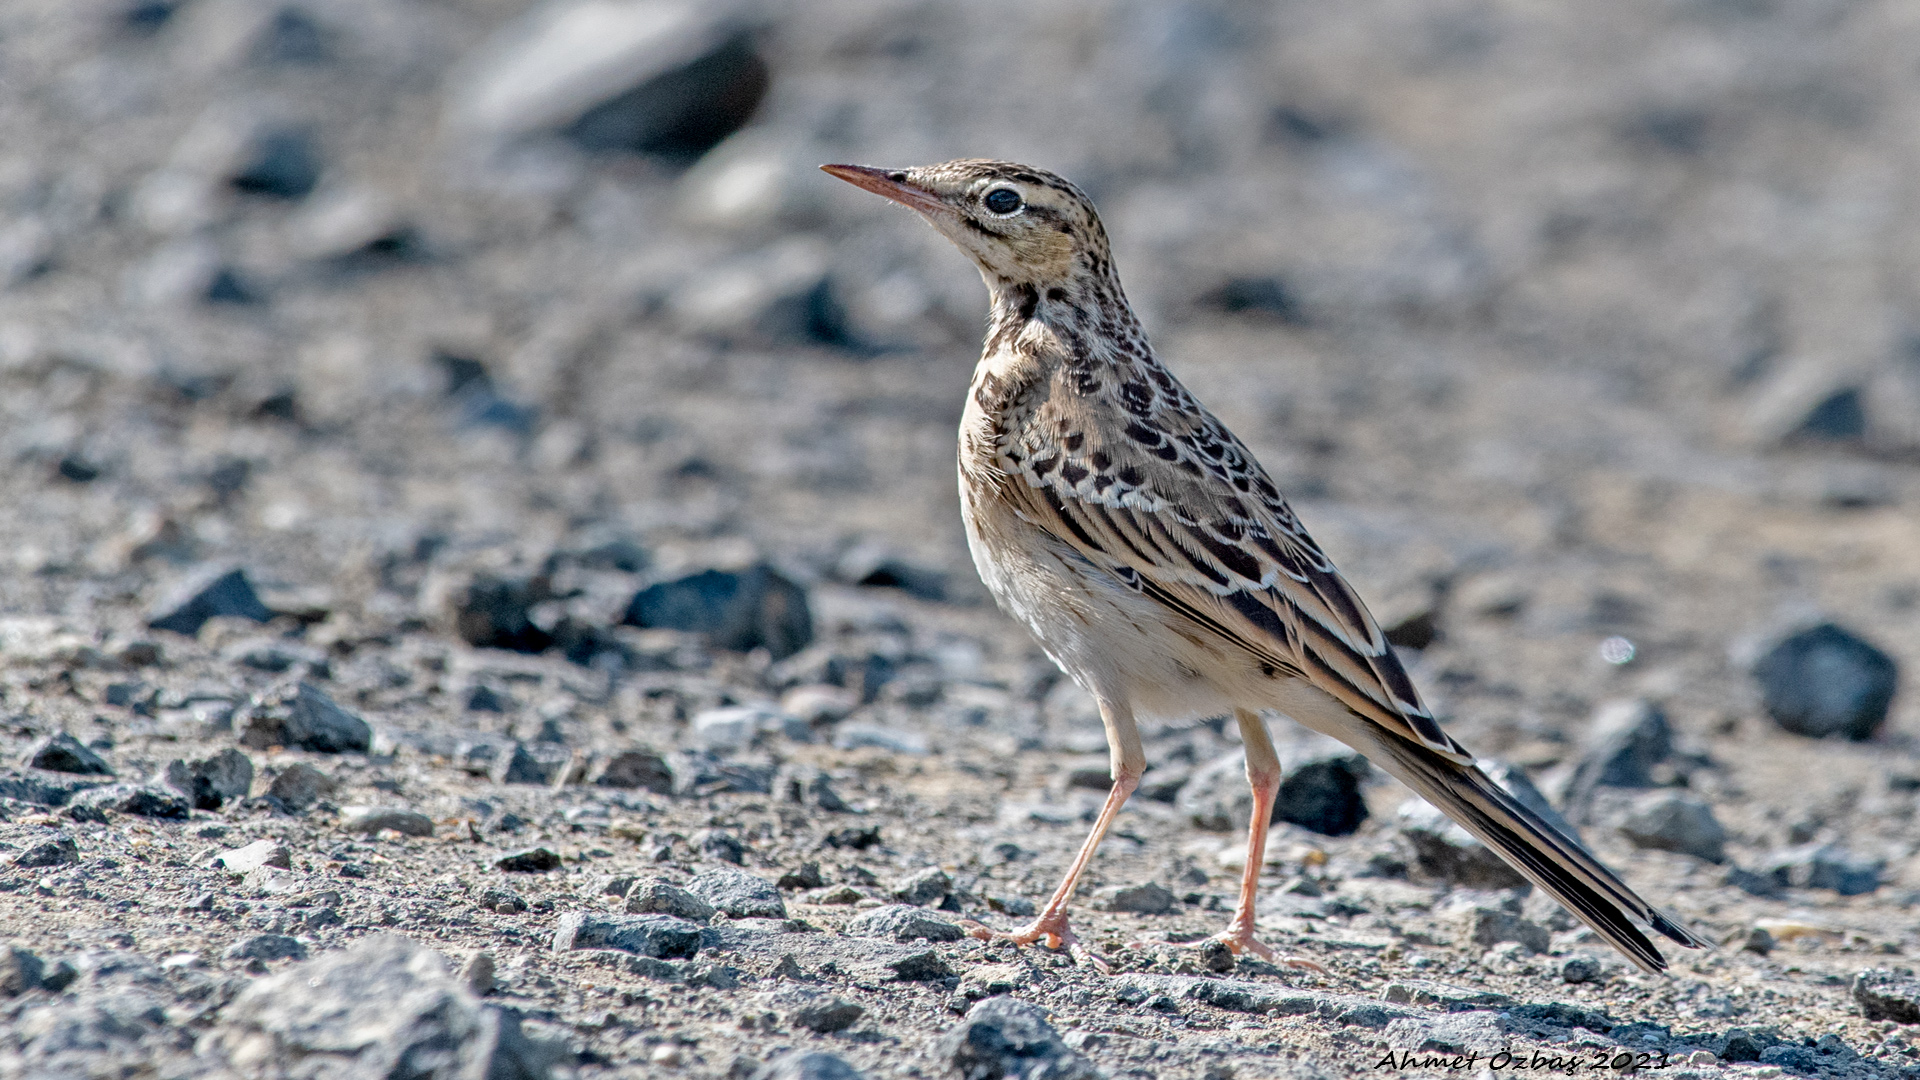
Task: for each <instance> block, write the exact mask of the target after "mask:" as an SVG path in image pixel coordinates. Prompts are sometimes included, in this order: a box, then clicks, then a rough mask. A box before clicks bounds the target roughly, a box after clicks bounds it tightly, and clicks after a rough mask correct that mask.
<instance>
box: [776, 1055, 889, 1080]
mask: <svg viewBox="0 0 1920 1080" xmlns="http://www.w3.org/2000/svg"><path fill="white" fill-rule="evenodd" d="M750 1080H866V1074H865V1073H863V1072H861V1071H860V1070H859V1069H856V1068H854V1067H853V1066H851V1065H849V1064H847V1063H846V1062H845V1061H842V1060H841V1059H839V1058H837V1057H835V1056H833V1055H832V1054H828V1053H823V1052H821V1051H818V1050H806V1051H801V1050H789V1051H788V1052H786V1053H784V1054H781V1055H780V1056H778V1057H776V1058H774V1059H773V1060H772V1061H769V1062H767V1063H766V1064H765V1065H762V1066H760V1067H759V1068H758V1069H755V1070H754V1071H753V1072H752V1073H751V1074H750Z"/></svg>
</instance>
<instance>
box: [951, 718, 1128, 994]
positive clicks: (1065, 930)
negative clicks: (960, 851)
mask: <svg viewBox="0 0 1920 1080" xmlns="http://www.w3.org/2000/svg"><path fill="white" fill-rule="evenodd" d="M1100 721H1101V723H1102V724H1104V725H1105V726H1106V729H1107V750H1108V754H1109V757H1110V758H1111V759H1112V762H1113V787H1112V788H1111V789H1110V790H1109V791H1108V792H1107V801H1106V804H1105V805H1103V806H1102V807H1101V808H1100V816H1099V817H1098V818H1096V819H1095V820H1094V823H1093V831H1092V832H1091V833H1089V834H1088V836H1087V841H1086V843H1084V844H1082V845H1080V854H1079V855H1077V856H1076V857H1075V858H1074V860H1073V865H1072V866H1070V867H1068V868H1067V876H1066V878H1065V879H1064V880H1062V881H1061V882H1060V887H1059V888H1058V889H1055V890H1054V892H1053V896H1052V898H1051V899H1049V900H1048V901H1047V906H1046V907H1044V908H1042V909H1041V911H1040V915H1039V917H1038V918H1036V919H1034V920H1033V924H1032V925H1030V926H1028V927H1027V928H1026V929H1024V930H1017V931H1015V932H1013V933H1011V934H1006V933H995V932H994V931H992V930H989V929H987V928H986V927H984V926H977V927H975V928H974V929H973V935H974V936H975V937H977V938H980V939H982V940H984V941H1011V942H1014V943H1015V944H1018V945H1031V944H1032V943H1034V942H1036V941H1040V940H1042V939H1045V941H1046V943H1047V946H1048V947H1049V948H1053V949H1067V950H1069V951H1070V952H1071V953H1072V954H1073V955H1074V956H1075V957H1076V958H1084V959H1086V960H1087V961H1089V962H1090V963H1092V964H1093V965H1094V966H1095V967H1097V968H1099V969H1100V970H1101V971H1107V970H1109V968H1108V965H1107V962H1106V961H1105V960H1104V959H1102V958H1101V957H1100V955H1099V954H1097V953H1095V952H1093V951H1091V950H1089V949H1087V948H1086V947H1085V946H1083V945H1081V944H1080V940H1079V938H1077V937H1075V936H1074V933H1073V930H1072V929H1071V928H1070V927H1069V926H1068V925H1067V904H1068V902H1069V901H1071V900H1072V899H1073V891H1074V889H1076V888H1077V887H1078V886H1079V884H1080V876H1081V875H1082V874H1084V873H1086V870H1087V864H1088V863H1090V862H1092V861H1093V853H1094V852H1095V851H1096V850H1098V849H1099V847H1100V841H1101V840H1103V839H1105V838H1106V835H1107V830H1108V829H1110V828H1112V827H1113V819H1114V818H1115V817H1118V816H1119V814H1120V808H1121V807H1122V806H1124V805H1126V801H1127V796H1129V795H1132V794H1133V789H1134V788H1136V787H1139V786H1140V774H1141V773H1143V772H1146V771H1147V755H1146V751H1145V750H1143V749H1142V748H1141V746H1140V729H1139V727H1138V726H1136V725H1135V724H1134V720H1133V710H1132V709H1130V708H1128V707H1127V706H1125V705H1121V704H1119V703H1117V702H1113V701H1108V700H1106V699H1104V698H1103V699H1101V701H1100Z"/></svg>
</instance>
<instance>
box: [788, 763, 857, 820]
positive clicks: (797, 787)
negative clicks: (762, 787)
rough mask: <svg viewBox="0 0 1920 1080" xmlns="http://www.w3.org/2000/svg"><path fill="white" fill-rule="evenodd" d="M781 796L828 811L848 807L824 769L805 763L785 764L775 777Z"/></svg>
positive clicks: (836, 810) (839, 811)
mask: <svg viewBox="0 0 1920 1080" xmlns="http://www.w3.org/2000/svg"><path fill="white" fill-rule="evenodd" d="M775 783H776V785H777V786H778V787H779V789H780V794H781V797H783V798H785V799H786V800H787V801H788V802H790V803H799V804H800V805H802V806H811V807H817V808H819V809H821V810H825V811H828V812H829V813H842V812H844V811H846V810H848V809H850V808H849V807H848V806H847V803H846V800H845V799H842V798H841V797H840V793H839V792H837V791H835V790H834V789H833V778H832V777H830V776H828V775H827V774H826V773H825V772H824V771H822V770H820V769H816V768H813V767H811V766H805V765H787V766H785V767H783V768H782V769H781V770H780V772H779V775H778V776H777V777H775Z"/></svg>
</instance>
